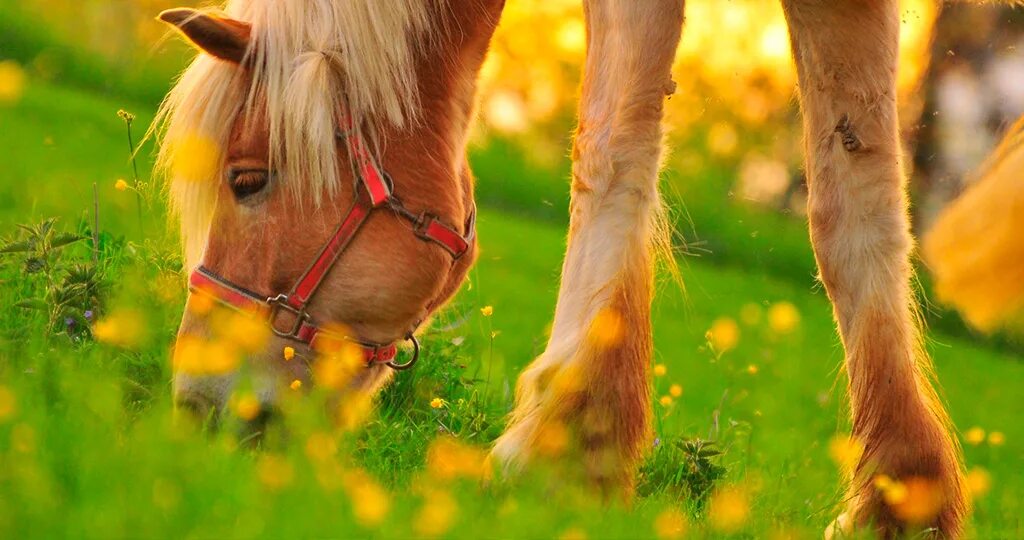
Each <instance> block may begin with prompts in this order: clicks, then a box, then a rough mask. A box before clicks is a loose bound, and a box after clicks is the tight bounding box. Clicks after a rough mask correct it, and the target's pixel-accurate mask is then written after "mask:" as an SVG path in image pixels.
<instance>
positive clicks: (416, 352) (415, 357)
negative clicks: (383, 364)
mask: <svg viewBox="0 0 1024 540" xmlns="http://www.w3.org/2000/svg"><path fill="white" fill-rule="evenodd" d="M405 340H406V341H409V342H411V343H412V359H411V360H409V361H408V362H406V363H404V364H396V363H395V362H394V361H393V360H392V361H391V362H388V367H389V368H391V369H393V370H395V371H405V370H407V369H410V368H412V367H413V366H415V365H416V362H419V360H420V341H419V340H418V339H416V336H414V335H412V334H409V337H407V338H405Z"/></svg>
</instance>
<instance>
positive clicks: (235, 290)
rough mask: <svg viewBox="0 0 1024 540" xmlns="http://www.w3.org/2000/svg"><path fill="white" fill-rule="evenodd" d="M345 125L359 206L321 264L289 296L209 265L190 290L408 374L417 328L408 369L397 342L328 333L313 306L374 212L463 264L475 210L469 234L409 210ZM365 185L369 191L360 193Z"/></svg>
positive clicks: (300, 338) (295, 335)
mask: <svg viewBox="0 0 1024 540" xmlns="http://www.w3.org/2000/svg"><path fill="white" fill-rule="evenodd" d="M340 124H341V126H342V128H341V129H339V130H338V133H337V137H338V138H339V139H344V140H345V142H346V148H347V149H348V154H349V159H350V161H351V163H352V168H353V173H354V176H355V181H356V187H357V189H356V190H355V201H353V203H352V207H351V208H350V209H349V211H348V214H346V215H345V217H344V219H342V221H341V224H340V225H338V228H337V230H335V232H334V234H333V235H332V236H331V238H330V240H328V241H327V243H326V244H324V246H323V248H321V249H320V253H319V254H318V255H317V256H316V259H314V260H313V263H312V264H311V265H310V266H309V268H308V269H307V270H306V272H305V273H304V274H303V275H302V277H300V278H299V280H298V281H297V282H296V283H295V285H294V286H293V287H292V289H291V291H290V292H288V293H287V294H278V295H273V296H265V295H262V294H258V293H255V292H253V291H251V290H249V289H246V288H244V287H241V286H239V285H237V284H235V283H232V282H231V281H229V280H227V279H224V278H223V277H221V276H219V275H218V274H217V273H215V272H214V271H212V270H210V269H209V268H207V267H205V266H199V267H198V268H196V270H195V271H194V272H193V273H192V275H191V276H190V277H189V290H190V291H192V292H193V293H199V294H205V295H207V296H210V297H211V298H212V299H213V300H215V301H216V302H218V303H220V304H222V305H224V306H226V307H228V308H231V309H234V310H237V311H245V312H249V313H256V314H257V315H259V316H262V317H265V318H266V319H267V324H269V325H270V327H271V329H273V331H274V333H275V334H276V335H278V336H280V337H282V338H286V339H290V340H293V341H297V342H299V343H303V344H306V345H310V346H312V345H313V344H314V342H315V341H316V340H317V338H318V337H333V338H340V339H343V340H345V341H349V342H352V343H355V344H357V345H358V346H359V347H360V348H361V349H362V351H363V358H364V359H365V360H366V363H367V365H368V366H370V365H374V364H386V365H388V366H390V367H391V368H393V369H396V370H404V369H408V368H411V367H412V366H413V365H414V364H415V363H416V361H417V360H418V359H419V353H420V345H419V342H418V341H417V340H416V337H415V336H414V335H413V332H414V331H415V328H413V329H412V331H410V332H409V333H408V334H406V336H405V338H404V339H405V340H407V341H409V342H411V343H412V345H413V357H412V359H411V360H409V361H408V362H406V363H404V364H397V363H395V361H394V360H395V357H396V356H397V354H398V347H397V346H396V344H395V343H396V342H392V343H386V344H384V343H371V342H368V341H363V340H360V339H357V338H354V337H352V336H347V335H338V334H336V333H332V332H329V331H328V330H325V329H324V328H323V327H322V326H321V325H319V324H317V323H316V322H315V321H314V318H313V317H312V316H311V315H310V314H309V312H308V311H307V308H308V307H309V303H310V301H311V300H312V299H313V296H314V295H315V294H316V292H317V290H318V289H319V288H320V285H321V284H322V283H323V281H324V278H325V277H327V274H328V273H329V272H330V270H331V268H333V267H334V265H335V264H336V263H337V262H338V259H339V257H341V254H342V253H344V252H345V250H346V249H347V248H348V247H349V245H350V244H351V243H352V240H353V239H354V238H355V237H356V235H357V234H358V233H359V231H360V230H361V229H362V227H363V225H364V224H365V223H366V221H367V220H368V219H369V217H370V215H371V214H373V212H374V211H376V210H379V209H390V210H391V211H392V212H393V213H394V214H395V215H397V216H399V217H401V218H403V219H405V220H407V221H409V222H411V223H412V225H413V234H415V235H416V237H417V238H419V239H421V240H423V241H425V242H432V243H434V244H437V245H439V246H441V247H442V248H444V249H445V250H446V251H447V252H448V253H449V254H450V255H451V256H452V258H453V260H458V259H459V258H461V257H462V256H463V255H465V254H466V252H467V251H469V248H470V247H471V246H472V244H473V240H474V237H475V233H476V209H475V208H474V209H473V210H472V211H470V215H469V219H468V220H467V221H466V224H465V228H464V230H465V231H466V232H465V234H462V233H459V232H458V231H457V230H456V229H454V228H452V227H450V226H448V225H446V224H445V223H444V222H442V221H441V220H440V219H439V218H438V217H437V216H436V215H434V214H432V213H430V212H420V213H415V212H412V211H410V210H409V209H408V208H406V207H405V205H404V204H402V202H401V200H399V199H398V198H397V197H396V196H395V194H394V183H393V182H392V180H391V177H390V176H388V174H387V173H386V172H384V171H383V169H382V168H381V167H380V165H379V164H378V163H377V160H376V159H375V158H374V157H373V155H372V154H371V153H370V151H369V150H368V148H367V145H366V141H365V140H364V139H363V137H362V135H361V134H359V133H357V132H353V130H352V129H350V128H351V121H350V119H348V117H347V115H344V114H343V115H342V120H341V122H340ZM360 184H361V185H362V187H363V188H364V189H362V190H360V189H359V185H360ZM364 191H365V194H364ZM282 314H287V315H290V316H291V317H292V318H293V321H292V322H291V323H290V324H289V327H288V329H287V330H281V329H280V327H279V326H278V325H277V324H276V323H277V322H278V318H279V317H280V316H281V315H282ZM417 326H418V323H417Z"/></svg>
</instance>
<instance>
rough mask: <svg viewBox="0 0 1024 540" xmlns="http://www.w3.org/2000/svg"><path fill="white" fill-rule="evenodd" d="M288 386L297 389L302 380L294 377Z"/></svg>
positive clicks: (300, 386)
mask: <svg viewBox="0 0 1024 540" xmlns="http://www.w3.org/2000/svg"><path fill="white" fill-rule="evenodd" d="M288 387H289V388H291V389H292V390H298V389H299V388H302V381H300V380H298V379H295V380H294V381H292V384H290V385H288Z"/></svg>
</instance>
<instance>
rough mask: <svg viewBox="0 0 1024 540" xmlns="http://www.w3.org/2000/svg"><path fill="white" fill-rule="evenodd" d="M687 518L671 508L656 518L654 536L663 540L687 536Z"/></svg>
mask: <svg viewBox="0 0 1024 540" xmlns="http://www.w3.org/2000/svg"><path fill="white" fill-rule="evenodd" d="M686 525H687V524H686V516H684V515H683V513H682V512H680V511H679V510H676V509H675V508H670V509H668V510H665V511H664V512H662V513H660V514H658V517H656V518H654V534H655V535H657V537H658V538H660V539H661V540H675V539H676V538H682V537H683V535H684V534H686Z"/></svg>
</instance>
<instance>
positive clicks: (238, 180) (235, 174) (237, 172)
mask: <svg viewBox="0 0 1024 540" xmlns="http://www.w3.org/2000/svg"><path fill="white" fill-rule="evenodd" d="M269 181H270V171H269V170H267V169H235V168H232V169H230V170H229V171H228V183H229V184H230V185H231V191H232V192H233V193H234V194H235V199H237V200H238V201H242V200H244V199H246V198H248V197H251V196H253V195H255V194H257V193H259V192H261V191H263V188H265V187H267V183H268V182H269Z"/></svg>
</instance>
